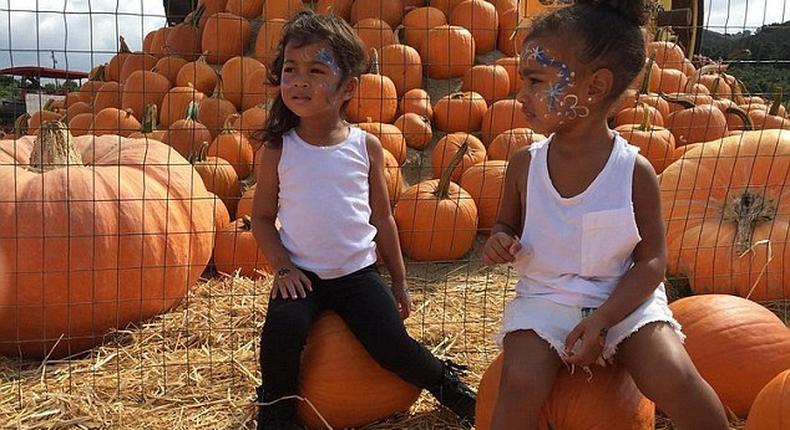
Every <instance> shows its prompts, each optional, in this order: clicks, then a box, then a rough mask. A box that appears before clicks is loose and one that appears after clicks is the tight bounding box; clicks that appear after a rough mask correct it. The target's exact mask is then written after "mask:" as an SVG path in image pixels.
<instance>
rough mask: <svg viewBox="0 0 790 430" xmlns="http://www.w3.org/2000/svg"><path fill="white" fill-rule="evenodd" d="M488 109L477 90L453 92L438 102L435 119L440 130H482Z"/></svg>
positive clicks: (434, 112)
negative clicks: (481, 126)
mask: <svg viewBox="0 0 790 430" xmlns="http://www.w3.org/2000/svg"><path fill="white" fill-rule="evenodd" d="M487 110H488V105H486V101H485V99H483V97H482V96H481V95H480V94H478V93H476V92H473V91H469V92H465V93H452V94H448V95H446V96H444V97H442V98H441V99H439V100H438V101H437V102H436V105H435V106H434V107H433V119H434V121H436V128H437V129H439V130H442V131H446V132H448V133H454V132H458V131H463V132H468V133H471V132H473V131H477V130H480V125H481V124H482V122H483V116H484V115H485V114H486V111H487Z"/></svg>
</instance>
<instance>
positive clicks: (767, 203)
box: [722, 190, 776, 253]
mask: <svg viewBox="0 0 790 430" xmlns="http://www.w3.org/2000/svg"><path fill="white" fill-rule="evenodd" d="M775 216H776V205H775V204H774V202H773V200H771V199H767V198H766V197H765V196H764V195H763V194H757V193H754V192H750V191H749V190H745V191H743V192H742V193H740V195H736V196H732V197H730V200H729V201H728V202H727V203H725V205H724V209H723V214H722V218H723V219H724V220H725V221H732V222H734V223H736V224H737V227H736V233H735V246H736V247H737V249H738V252H739V253H743V252H746V251H747V250H748V249H749V248H750V247H751V241H752V231H753V230H754V227H755V226H756V225H757V224H758V223H764V222H768V221H771V220H773V219H774V217H775Z"/></svg>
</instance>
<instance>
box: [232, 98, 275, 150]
mask: <svg viewBox="0 0 790 430" xmlns="http://www.w3.org/2000/svg"><path fill="white" fill-rule="evenodd" d="M268 118H269V110H268V109H266V108H265V107H263V106H262V105H260V106H253V107H251V108H249V109H247V110H245V111H244V112H242V113H241V115H239V117H238V118H236V120H235V121H234V122H233V124H232V125H231V126H232V128H233V129H234V130H239V131H240V132H241V134H243V135H244V137H246V138H247V140H249V141H250V145H252V147H253V148H254V149H257V148H260V147H261V146H262V145H263V141H262V140H260V139H259V138H258V137H257V132H258V131H259V130H261V129H262V128H263V127H264V126H265V125H266V120H267V119H268Z"/></svg>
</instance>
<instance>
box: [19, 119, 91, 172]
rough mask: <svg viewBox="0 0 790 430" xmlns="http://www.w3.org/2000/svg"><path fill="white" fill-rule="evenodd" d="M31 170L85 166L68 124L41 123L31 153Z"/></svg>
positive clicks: (44, 170)
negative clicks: (75, 146)
mask: <svg viewBox="0 0 790 430" xmlns="http://www.w3.org/2000/svg"><path fill="white" fill-rule="evenodd" d="M29 164H30V170H31V171H34V172H47V171H50V170H52V169H56V168H58V167H63V166H69V165H77V166H83V165H84V163H83V162H82V156H81V155H80V154H79V153H78V152H77V150H76V149H75V148H74V141H73V140H72V137H71V133H69V128H68V127H67V126H66V124H63V123H62V122H60V121H46V122H44V123H43V124H41V128H39V130H38V136H36V140H35V142H34V143H33V150H32V151H31V153H30V163H29Z"/></svg>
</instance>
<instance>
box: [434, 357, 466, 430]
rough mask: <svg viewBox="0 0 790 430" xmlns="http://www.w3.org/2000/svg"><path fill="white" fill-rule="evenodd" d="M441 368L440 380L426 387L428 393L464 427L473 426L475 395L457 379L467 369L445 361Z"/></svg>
mask: <svg viewBox="0 0 790 430" xmlns="http://www.w3.org/2000/svg"><path fill="white" fill-rule="evenodd" d="M443 367H444V369H443V374H442V380H441V381H440V382H439V383H438V384H436V385H434V386H433V387H428V391H430V392H431V394H433V396H434V397H436V400H438V401H439V403H441V404H442V405H444V407H446V408H447V409H449V410H451V411H453V412H454V413H455V414H456V415H457V416H458V419H459V420H460V421H461V424H463V425H464V426H466V427H472V426H474V424H475V403H476V401H477V394H475V392H474V391H472V390H471V389H470V388H469V386H467V385H466V384H464V383H463V382H461V380H460V379H458V376H459V375H462V374H464V373H465V371H466V370H467V369H468V368H467V367H466V366H461V365H458V364H455V363H453V362H452V361H450V360H445V362H444V366H443Z"/></svg>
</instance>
